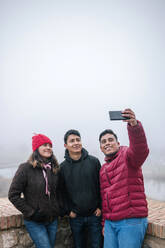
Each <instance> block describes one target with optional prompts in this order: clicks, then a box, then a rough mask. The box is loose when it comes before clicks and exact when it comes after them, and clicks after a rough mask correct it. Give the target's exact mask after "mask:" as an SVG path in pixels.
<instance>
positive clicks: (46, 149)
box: [38, 143, 53, 158]
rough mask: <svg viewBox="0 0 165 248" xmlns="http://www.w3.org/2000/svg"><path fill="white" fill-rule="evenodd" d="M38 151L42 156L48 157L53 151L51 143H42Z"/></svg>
mask: <svg viewBox="0 0 165 248" xmlns="http://www.w3.org/2000/svg"><path fill="white" fill-rule="evenodd" d="M38 152H39V154H40V155H41V156H42V157H43V158H50V157H51V156H52V153H53V151H52V145H51V144H48V143H46V144H43V145H42V146H40V147H39V148H38Z"/></svg>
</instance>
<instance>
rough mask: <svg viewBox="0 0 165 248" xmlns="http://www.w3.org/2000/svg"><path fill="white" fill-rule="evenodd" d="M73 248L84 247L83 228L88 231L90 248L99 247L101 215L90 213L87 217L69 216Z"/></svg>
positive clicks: (100, 241) (100, 240) (100, 242)
mask: <svg viewBox="0 0 165 248" xmlns="http://www.w3.org/2000/svg"><path fill="white" fill-rule="evenodd" d="M70 226H71V229H72V233H73V239H74V244H75V248H85V247H86V246H85V238H84V236H85V229H86V228H87V231H88V233H89V241H90V248H101V247H102V246H101V244H102V233H101V230H102V228H101V217H97V216H95V215H91V216H88V217H82V216H77V217H75V218H70Z"/></svg>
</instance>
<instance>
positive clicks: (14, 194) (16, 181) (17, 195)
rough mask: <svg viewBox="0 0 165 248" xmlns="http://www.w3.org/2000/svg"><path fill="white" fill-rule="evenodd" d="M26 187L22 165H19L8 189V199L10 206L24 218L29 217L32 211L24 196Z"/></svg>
mask: <svg viewBox="0 0 165 248" xmlns="http://www.w3.org/2000/svg"><path fill="white" fill-rule="evenodd" d="M26 185H27V175H26V169H25V166H24V164H22V165H20V166H19V168H18V170H17V171H16V174H15V176H14V178H13V180H12V183H11V185H10V188H9V192H8V198H9V200H10V201H11V202H12V204H13V205H14V206H15V207H16V208H17V209H18V210H19V211H20V212H22V213H23V215H24V216H27V217H29V216H31V215H33V213H34V209H33V208H31V207H30V206H29V205H27V203H26V200H25V198H24V196H23V195H22V194H24V191H25V188H26Z"/></svg>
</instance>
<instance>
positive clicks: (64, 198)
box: [58, 167, 70, 216]
mask: <svg viewBox="0 0 165 248" xmlns="http://www.w3.org/2000/svg"><path fill="white" fill-rule="evenodd" d="M58 191H59V193H60V199H61V200H60V203H61V208H62V211H61V215H62V216H64V215H69V213H70V207H69V199H68V193H67V189H66V185H65V179H64V175H63V169H62V167H60V171H59V184H58Z"/></svg>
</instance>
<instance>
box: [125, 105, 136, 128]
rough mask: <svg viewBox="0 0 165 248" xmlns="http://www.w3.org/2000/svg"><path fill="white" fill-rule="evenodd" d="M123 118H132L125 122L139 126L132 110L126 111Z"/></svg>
mask: <svg viewBox="0 0 165 248" xmlns="http://www.w3.org/2000/svg"><path fill="white" fill-rule="evenodd" d="M122 116H124V117H129V118H130V119H127V120H123V121H124V122H128V123H129V124H130V125H131V126H136V125H137V120H136V116H135V113H134V112H133V111H132V110H131V109H125V110H124V111H122Z"/></svg>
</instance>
